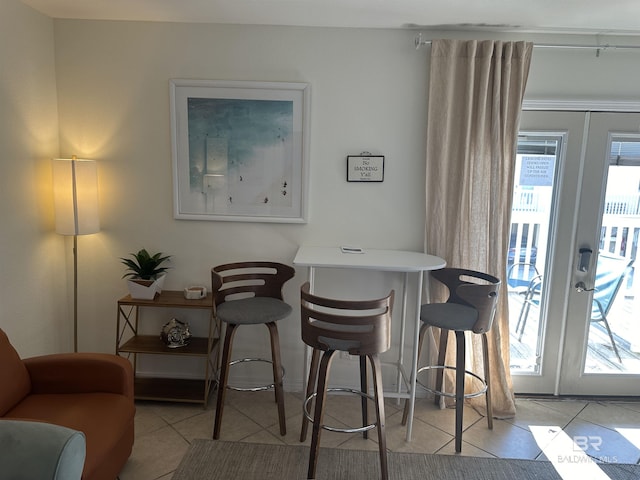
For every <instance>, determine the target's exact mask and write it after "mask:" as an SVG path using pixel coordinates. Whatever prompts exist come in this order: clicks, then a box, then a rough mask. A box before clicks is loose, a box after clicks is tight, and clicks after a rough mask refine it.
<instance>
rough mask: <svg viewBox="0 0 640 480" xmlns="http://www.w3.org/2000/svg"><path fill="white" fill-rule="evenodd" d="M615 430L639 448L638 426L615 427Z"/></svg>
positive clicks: (639, 434)
mask: <svg viewBox="0 0 640 480" xmlns="http://www.w3.org/2000/svg"><path fill="white" fill-rule="evenodd" d="M616 432H618V433H619V434H620V435H622V436H623V437H624V438H626V439H627V441H628V442H629V443H631V444H633V445H635V447H636V448H637V449H638V450H640V428H616Z"/></svg>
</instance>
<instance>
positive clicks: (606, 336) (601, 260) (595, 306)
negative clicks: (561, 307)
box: [584, 135, 640, 374]
mask: <svg viewBox="0 0 640 480" xmlns="http://www.w3.org/2000/svg"><path fill="white" fill-rule="evenodd" d="M609 152H610V155H609V169H608V175H607V187H606V195H605V200H604V209H603V215H602V227H601V230H600V232H601V233H600V245H599V250H600V251H599V255H598V261H597V265H596V275H595V280H594V285H593V286H592V288H593V291H592V295H593V301H592V309H591V318H590V319H589V321H590V324H589V338H588V347H587V355H586V360H585V367H584V372H585V373H635V374H637V373H640V321H639V319H640V304H639V303H638V302H640V291H639V289H640V278H639V277H640V275H638V274H637V272H636V270H637V269H636V265H635V259H636V254H637V249H638V236H639V233H640V136H638V135H612V136H611V137H610V140H609Z"/></svg>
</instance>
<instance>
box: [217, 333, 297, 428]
mask: <svg viewBox="0 0 640 480" xmlns="http://www.w3.org/2000/svg"><path fill="white" fill-rule="evenodd" d="M265 325H266V326H267V328H268V329H269V337H270V339H271V363H272V366H273V386H274V390H275V398H276V404H277V406H278V421H279V423H280V435H283V436H284V435H286V434H287V424H286V416H285V411H284V389H283V385H282V361H281V359H280V339H279V336H278V327H277V325H276V323H275V322H269V323H266V324H265ZM237 328H238V325H237V324H233V323H228V324H227V325H226V332H225V336H224V346H223V349H222V365H221V367H220V379H219V383H218V398H217V401H216V416H215V421H214V425H213V439H214V440H218V439H219V438H220V430H221V428H222V413H223V410H224V403H225V397H226V394H227V384H228V382H229V363H230V362H231V351H232V344H233V337H234V336H235V333H236V330H237Z"/></svg>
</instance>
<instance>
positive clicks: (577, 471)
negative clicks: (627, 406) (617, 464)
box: [529, 425, 622, 480]
mask: <svg viewBox="0 0 640 480" xmlns="http://www.w3.org/2000/svg"><path fill="white" fill-rule="evenodd" d="M529 429H530V430H531V433H532V434H533V437H534V438H535V440H536V443H537V444H538V446H539V447H540V448H541V449H542V451H543V453H544V454H545V456H546V457H547V460H549V461H550V462H551V463H552V464H553V466H554V468H555V469H556V471H557V472H558V474H559V475H560V476H561V477H562V478H563V479H564V480H572V479H582V480H584V479H587V478H588V479H589V480H607V479H610V477H609V476H608V475H607V474H606V473H604V472H603V471H602V470H601V469H600V467H598V464H597V463H596V462H594V461H593V460H592V459H591V458H590V457H589V456H588V455H587V454H586V453H585V452H584V451H583V448H582V447H584V448H588V447H590V446H591V447H593V448H595V449H596V450H597V449H598V447H599V442H602V439H601V438H600V437H596V436H574V438H571V437H570V436H569V435H567V434H566V433H565V432H563V431H562V428H561V427H559V426H535V425H530V426H529ZM621 433H622V432H621ZM603 461H607V459H603ZM610 461H614V459H610Z"/></svg>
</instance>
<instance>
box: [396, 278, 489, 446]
mask: <svg viewBox="0 0 640 480" xmlns="http://www.w3.org/2000/svg"><path fill="white" fill-rule="evenodd" d="M431 276H432V277H433V278H435V279H436V280H438V281H439V282H441V283H443V284H444V285H445V286H446V287H447V288H448V289H449V298H448V299H447V301H446V303H428V304H425V305H422V308H421V309H420V320H422V326H421V327H420V342H419V346H418V356H420V351H421V350H422V344H423V342H424V334H425V332H426V330H427V329H428V328H429V327H438V328H440V345H439V348H438V364H437V365H428V366H426V367H421V368H419V369H418V373H420V372H423V371H425V370H430V369H435V370H436V385H435V388H429V387H426V386H425V385H423V384H422V383H421V384H420V385H421V386H422V387H423V388H424V389H425V390H427V391H428V392H431V393H433V394H435V403H436V405H437V404H439V403H440V397H441V396H445V397H451V398H455V399H456V432H455V447H456V452H458V453H459V452H461V451H462V412H463V406H464V399H465V398H472V397H478V396H480V395H482V394H484V395H485V400H486V406H487V423H488V426H489V429H493V411H492V409H491V391H490V388H489V381H490V376H489V349H488V343H487V332H488V331H489V330H490V329H491V325H492V323H493V317H494V315H495V311H496V304H497V300H498V292H499V290H500V280H499V279H497V278H496V277H494V276H492V275H488V274H486V273H482V272H476V271H473V270H465V269H461V268H443V269H442V270H435V271H433V272H431ZM450 330H453V331H454V332H455V335H456V365H455V366H449V365H445V364H444V361H445V355H446V351H447V339H448V336H449V331H450ZM469 331H470V332H473V333H476V334H481V335H482V354H483V364H484V378H482V377H480V376H479V375H477V374H475V373H473V372H470V371H468V370H466V369H465V332H469ZM445 369H451V370H455V377H456V384H455V393H449V392H444V391H443V374H444V370H445ZM465 375H469V376H471V377H473V378H475V379H476V380H478V381H479V382H480V383H481V385H482V387H481V388H480V390H478V391H476V392H472V393H467V394H465V392H464V385H465ZM408 406H409V405H408V402H407V403H405V407H404V414H403V417H402V424H403V425H404V424H405V423H406V421H407V415H408V413H409V409H408Z"/></svg>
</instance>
